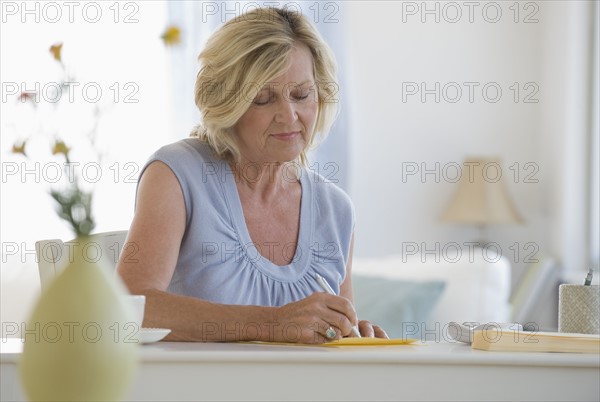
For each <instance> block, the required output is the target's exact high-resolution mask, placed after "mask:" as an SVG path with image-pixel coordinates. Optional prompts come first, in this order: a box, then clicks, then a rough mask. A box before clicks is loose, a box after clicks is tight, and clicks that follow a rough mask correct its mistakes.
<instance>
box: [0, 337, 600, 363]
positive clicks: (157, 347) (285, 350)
mask: <svg viewBox="0 0 600 402" xmlns="http://www.w3.org/2000/svg"><path fill="white" fill-rule="evenodd" d="M22 348H23V342H22V341H21V340H20V339H10V338H9V339H6V338H4V339H2V340H1V341H0V352H1V354H2V361H4V362H9V361H16V359H17V358H18V355H19V354H20V353H21V351H22ZM140 349H141V361H143V362H185V361H188V362H189V361H196V360H202V361H219V362H248V361H253V362H271V361H282V360H286V361H297V362H314V363H317V362H330V363H333V362H336V363H344V362H353V363H369V362H377V363H382V362H389V363H402V364H411V363H415V364H433V363H435V364H464V363H471V364H481V365H527V366H532V365H533V366H555V365H559V366H563V367H599V366H600V355H597V354H580V353H528V352H489V351H483V350H473V349H471V348H470V346H468V345H466V344H463V343H450V342H424V343H423V342H418V343H415V344H412V345H399V346H376V347H374V346H343V347H323V346H308V345H291V344H290V345H285V344H284V345H282V344H268V343H202V342H156V343H153V344H149V345H141V347H140Z"/></svg>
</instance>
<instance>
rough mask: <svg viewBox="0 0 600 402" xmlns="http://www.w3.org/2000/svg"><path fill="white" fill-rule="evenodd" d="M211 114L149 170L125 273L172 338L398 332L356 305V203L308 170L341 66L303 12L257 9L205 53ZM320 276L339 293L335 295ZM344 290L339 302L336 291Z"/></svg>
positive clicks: (285, 338) (204, 81) (202, 103)
mask: <svg viewBox="0 0 600 402" xmlns="http://www.w3.org/2000/svg"><path fill="white" fill-rule="evenodd" d="M199 60H200V62H201V66H202V67H201V70H200V72H199V74H198V77H197V80H196V87H195V98H196V104H197V106H198V108H199V109H200V111H201V112H202V116H203V125H202V126H198V127H197V128H196V130H195V132H193V133H192V138H188V139H185V140H182V141H179V142H176V143H174V144H171V145H167V146H165V147H163V148H161V149H160V150H159V151H157V152H156V153H155V154H154V155H153V156H152V157H151V158H150V160H149V161H148V163H147V164H146V166H145V167H144V169H143V170H142V173H141V177H140V180H139V183H138V192H137V200H136V212H135V216H134V219H133V222H132V225H131V229H130V231H129V235H128V240H127V241H128V242H131V243H134V244H135V245H136V250H137V252H136V253H135V255H133V256H132V255H129V256H128V255H127V254H128V253H123V255H122V257H121V260H120V261H119V264H118V272H119V274H120V275H121V277H122V278H123V280H124V281H125V283H126V284H127V286H128V287H129V289H130V291H131V292H132V293H133V294H143V295H146V300H147V301H146V313H145V319H144V326H145V327H159V328H170V329H171V330H172V332H171V334H170V335H169V337H168V338H167V339H168V340H186V341H240V340H259V341H277V342H302V343H321V342H325V341H329V340H334V339H339V338H341V337H344V336H350V335H351V334H352V328H353V326H356V325H357V324H358V327H359V330H360V333H361V334H362V336H370V337H372V336H377V337H387V336H386V335H385V332H384V331H383V330H382V329H380V328H379V327H377V326H373V325H371V324H370V323H369V322H368V321H360V322H359V321H358V319H357V316H356V312H355V310H354V308H353V306H352V284H351V278H350V276H351V275H350V274H351V267H352V244H353V229H354V216H353V209H352V205H351V202H350V200H349V198H348V197H347V196H346V195H345V194H344V193H343V192H342V191H341V190H340V189H338V188H337V187H336V186H335V185H333V184H332V183H329V182H326V181H325V180H324V179H323V178H321V177H320V176H318V175H317V174H315V173H313V172H311V171H309V170H307V169H306V168H305V167H304V166H303V164H304V163H305V161H306V151H307V150H308V149H309V148H310V147H311V145H312V144H313V143H314V142H315V137H316V133H325V132H326V131H327V130H328V128H329V127H330V125H331V123H332V121H333V118H334V117H335V113H336V108H337V104H336V103H335V98H336V93H335V90H336V89H337V85H336V81H335V64H334V63H335V62H334V59H333V57H332V55H331V52H330V50H329V49H328V48H327V46H326V45H325V44H324V42H323V41H322V40H321V38H320V36H319V34H318V33H317V31H316V30H315V29H314V28H313V27H312V26H311V25H310V23H309V22H308V21H307V19H306V18H304V17H303V16H302V15H300V14H298V13H294V12H289V11H286V10H278V9H273V8H269V9H255V10H253V11H251V12H249V13H247V14H245V15H243V16H241V17H238V18H236V19H234V20H231V21H229V22H227V23H226V24H224V25H223V26H222V27H221V28H220V29H219V30H218V31H217V32H216V33H215V34H214V35H213V36H212V37H211V38H210V39H209V41H208V43H207V45H206V48H205V49H204V51H203V52H202V53H201V54H200V56H199ZM317 274H319V275H321V276H322V277H323V278H324V279H325V281H327V282H328V284H329V285H330V286H331V287H332V288H333V290H334V292H335V293H336V295H331V294H327V293H325V292H323V289H322V287H321V286H320V285H319V282H318V281H317V280H316V277H317ZM337 295H339V296H337Z"/></svg>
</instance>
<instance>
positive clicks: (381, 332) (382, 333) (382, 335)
mask: <svg viewBox="0 0 600 402" xmlns="http://www.w3.org/2000/svg"><path fill="white" fill-rule="evenodd" d="M373 331H374V332H375V338H385V339H390V337H389V336H388V334H387V333H386V332H385V331H384V330H383V328H381V327H380V326H378V325H373Z"/></svg>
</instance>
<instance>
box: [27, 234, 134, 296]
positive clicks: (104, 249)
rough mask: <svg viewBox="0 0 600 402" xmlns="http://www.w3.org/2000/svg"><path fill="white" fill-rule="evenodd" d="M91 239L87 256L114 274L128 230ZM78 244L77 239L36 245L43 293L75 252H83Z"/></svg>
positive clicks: (37, 243) (40, 242) (54, 240)
mask: <svg viewBox="0 0 600 402" xmlns="http://www.w3.org/2000/svg"><path fill="white" fill-rule="evenodd" d="M90 238H91V239H90V240H91V242H90V243H89V244H90V245H89V246H88V248H87V249H86V254H85V255H86V256H89V258H93V260H94V261H98V262H99V263H100V264H101V265H102V266H105V267H107V268H108V269H110V270H111V272H113V271H114V269H115V267H116V266H117V262H118V261H119V255H120V254H121V251H122V250H123V246H124V245H125V239H126V238H127V230H119V231H114V232H103V233H96V234H93V235H91V236H90ZM77 243H78V241H77V239H73V240H70V241H67V242H63V241H62V240H60V239H51V240H40V241H37V242H36V243H35V254H36V258H37V261H38V270H39V272H40V284H41V285H42V291H44V290H45V289H47V288H48V286H49V285H50V283H51V282H52V280H53V279H54V278H55V277H56V276H57V275H58V274H59V273H60V272H61V271H62V270H63V269H65V268H66V267H67V265H69V262H71V261H73V257H74V253H75V252H82V250H81V249H80V248H78V247H76V246H77V245H78V244H77ZM92 247H93V250H92V249H91V248H92Z"/></svg>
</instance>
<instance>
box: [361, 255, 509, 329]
mask: <svg viewBox="0 0 600 402" xmlns="http://www.w3.org/2000/svg"><path fill="white" fill-rule="evenodd" d="M472 251H473V252H472V253H467V252H463V253H462V255H460V258H458V257H457V258H449V257H446V258H442V257H440V256H439V255H438V256H434V255H423V256H421V255H408V256H407V255H390V256H386V257H383V258H368V259H363V258H355V259H354V262H353V268H352V270H353V275H352V278H353V289H354V304H355V307H356V310H357V313H358V314H359V317H361V319H368V320H369V321H372V322H373V323H375V324H378V325H380V326H381V327H382V328H384V329H385V330H386V332H387V333H388V335H389V336H391V337H407V338H417V339H421V340H424V341H425V340H428V341H444V340H451V339H448V338H449V334H448V331H447V329H448V323H449V322H451V321H455V322H459V323H464V322H474V323H482V324H483V323H489V322H508V321H509V320H510V316H511V309H510V303H509V298H510V291H511V277H510V275H511V267H510V263H509V261H508V259H507V258H506V257H503V256H496V255H488V254H486V253H485V252H481V251H482V250H481V249H474V250H472Z"/></svg>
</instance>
